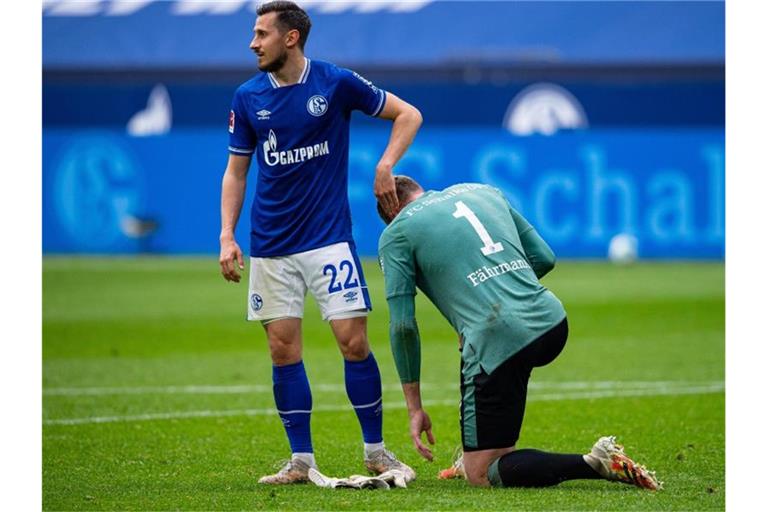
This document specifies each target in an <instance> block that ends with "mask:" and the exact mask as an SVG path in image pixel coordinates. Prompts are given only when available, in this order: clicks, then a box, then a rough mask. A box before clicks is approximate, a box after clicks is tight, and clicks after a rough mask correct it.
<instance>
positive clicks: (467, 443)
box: [379, 176, 660, 490]
mask: <svg viewBox="0 0 768 512" xmlns="http://www.w3.org/2000/svg"><path fill="white" fill-rule="evenodd" d="M395 182H396V189H397V195H398V200H399V204H400V206H399V209H400V211H399V213H398V214H397V215H396V216H393V215H391V214H389V213H387V212H386V210H385V209H383V208H381V207H380V208H379V214H380V215H381V217H382V219H383V220H384V222H386V223H387V224H388V226H387V228H386V229H385V230H384V232H383V233H382V235H381V239H380V240H379V258H380V263H381V267H382V270H383V271H384V280H385V283H386V293H387V302H388V304H389V310H390V338H391V344H392V352H393V354H394V358H395V363H396V365H397V371H398V373H399V375H400V380H401V382H402V385H403V392H404V394H405V399H406V403H407V406H408V413H409V416H410V433H411V438H412V439H413V442H414V446H415V447H416V449H417V450H418V451H419V453H420V454H421V455H422V456H423V457H425V458H426V459H427V460H432V453H431V451H430V450H429V448H428V447H427V446H426V445H424V443H423V442H422V440H421V434H422V432H425V433H426V434H427V439H428V440H429V441H430V443H434V437H433V435H432V424H431V421H430V419H429V415H428V414H427V413H426V411H424V409H423V408H422V405H421V393H420V389H419V375H420V368H421V353H420V339H419V330H418V327H417V325H416V318H415V308H414V295H415V294H416V287H417V286H418V288H419V289H421V290H422V291H423V292H424V294H425V295H426V296H427V297H428V298H429V299H430V300H431V301H432V302H433V303H434V304H435V306H436V307H437V309H438V310H440V312H441V313H442V314H443V316H445V318H446V319H447V320H448V321H449V322H450V324H451V326H453V328H454V329H455V330H456V332H457V333H459V335H460V340H461V343H462V347H461V439H462V444H463V448H464V454H463V461H462V465H459V466H457V467H456V469H457V470H458V471H460V472H461V473H463V475H462V476H465V477H466V478H467V480H468V481H469V482H470V483H471V484H473V485H480V486H487V485H489V483H490V484H492V485H494V486H499V487H501V486H506V487H521V486H525V487H528V486H533V487H543V486H549V485H555V484H558V483H560V482H562V481H565V480H572V479H579V478H605V479H608V480H617V481H621V482H625V483H629V484H634V485H637V486H639V487H644V488H648V489H654V490H655V489H657V488H659V487H660V483H659V482H658V481H657V480H656V478H655V476H654V474H653V473H651V472H649V471H647V470H646V469H645V468H644V467H643V466H641V465H639V464H636V463H635V462H634V461H632V460H631V459H630V458H629V457H627V456H626V455H625V454H624V452H623V449H622V447H621V446H620V445H617V444H616V443H615V440H614V438H613V437H603V438H600V439H599V440H598V441H597V443H595V445H594V446H593V448H592V450H591V452H590V453H589V454H587V455H578V454H559V453H547V452H542V451H538V450H531V449H525V450H515V443H516V442H517V439H518V437H519V435H520V427H521V425H522V421H523V413H524V412H525V399H526V395H527V390H528V379H529V377H530V375H531V371H532V370H533V368H535V367H539V366H545V365H547V364H549V363H550V362H552V361H553V360H554V359H555V358H556V357H557V356H558V354H560V351H562V349H563V347H564V346H565V342H566V339H567V337H568V321H567V319H566V314H565V310H564V309H563V305H562V304H561V303H560V301H559V300H558V299H557V297H555V295H554V294H553V293H552V292H550V291H549V290H548V289H547V288H545V287H544V286H542V285H541V283H539V278H541V277H543V276H544V275H545V274H547V273H548V272H549V271H550V270H552V268H554V265H555V256H554V254H553V253H552V250H551V249H550V248H549V246H548V245H547V244H546V242H544V240H542V239H541V237H540V236H539V235H538V233H536V231H535V230H534V229H533V227H531V225H530V224H529V223H528V222H527V221H526V220H525V219H524V218H523V217H522V216H521V215H520V214H519V213H518V212H517V211H515V210H514V209H513V208H512V207H511V206H510V205H509V203H508V202H507V200H506V199H505V198H504V196H503V195H502V194H501V192H499V191H498V190H497V189H494V188H492V187H489V186H487V185H481V184H478V183H465V184H460V185H454V186H452V187H448V188H446V189H445V190H442V191H429V192H426V193H425V192H424V190H423V189H422V188H421V186H419V184H418V183H416V182H415V181H414V180H413V179H411V178H408V177H407V176H396V177H395ZM393 218H394V220H393Z"/></svg>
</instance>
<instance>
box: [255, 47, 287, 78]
mask: <svg viewBox="0 0 768 512" xmlns="http://www.w3.org/2000/svg"><path fill="white" fill-rule="evenodd" d="M278 51H279V52H280V53H279V54H278V55H277V56H276V57H274V58H272V59H271V60H269V56H268V55H266V54H265V55H264V56H260V57H259V69H260V70H261V71H264V72H265V73H274V72H275V71H280V69H281V68H282V67H283V65H285V61H287V60H288V51H287V50H286V49H285V48H283V49H282V50H278Z"/></svg>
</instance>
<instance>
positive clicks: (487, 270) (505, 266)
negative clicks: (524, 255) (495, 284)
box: [467, 260, 531, 286]
mask: <svg viewBox="0 0 768 512" xmlns="http://www.w3.org/2000/svg"><path fill="white" fill-rule="evenodd" d="M524 268H531V266H530V265H528V262H527V261H525V260H512V261H510V262H509V263H507V262H504V263H502V264H501V265H496V266H495V267H486V266H485V265H483V268H479V269H477V270H475V271H474V272H472V273H470V274H469V275H468V276H467V279H469V280H470V281H471V282H472V286H477V285H479V284H481V283H484V282H485V281H487V280H488V279H493V278H494V277H499V276H500V275H503V274H506V273H507V272H512V271H514V270H522V269H524Z"/></svg>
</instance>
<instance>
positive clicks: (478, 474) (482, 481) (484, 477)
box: [466, 470, 491, 487]
mask: <svg viewBox="0 0 768 512" xmlns="http://www.w3.org/2000/svg"><path fill="white" fill-rule="evenodd" d="M466 474H467V482H469V485H471V486H473V487H489V486H490V485H491V484H490V483H489V482H488V473H487V472H486V471H481V470H474V471H473V470H467V471H466Z"/></svg>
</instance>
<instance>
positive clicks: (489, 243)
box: [453, 201, 504, 256]
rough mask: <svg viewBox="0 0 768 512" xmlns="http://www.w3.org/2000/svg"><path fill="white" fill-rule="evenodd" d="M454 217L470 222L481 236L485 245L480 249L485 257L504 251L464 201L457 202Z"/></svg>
mask: <svg viewBox="0 0 768 512" xmlns="http://www.w3.org/2000/svg"><path fill="white" fill-rule="evenodd" d="M453 216H454V217H455V218H457V219H460V218H461V217H464V218H465V219H467V220H468V221H469V223H470V224H471V225H472V227H473V228H474V229H475V232H476V233H477V236H479V237H480V240H482V242H483V243H484V244H485V245H484V246H482V247H481V248H480V250H481V251H482V252H483V256H490V255H491V254H495V253H497V252H501V251H503V250H504V247H502V245H501V242H494V241H493V239H492V238H491V235H490V234H488V230H486V229H485V226H483V223H482V222H480V219H478V218H477V215H475V212H473V211H472V210H470V209H469V206H467V205H466V204H464V202H463V201H458V202H456V211H455V212H453Z"/></svg>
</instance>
